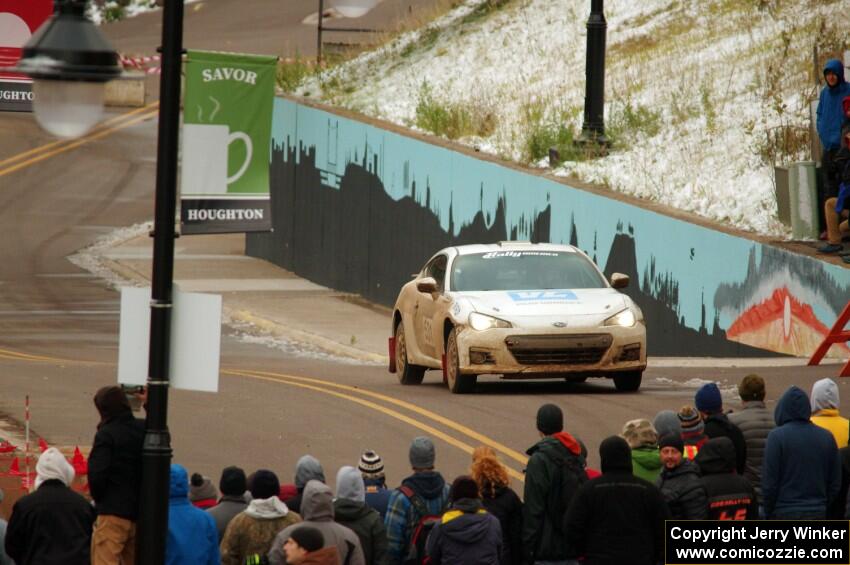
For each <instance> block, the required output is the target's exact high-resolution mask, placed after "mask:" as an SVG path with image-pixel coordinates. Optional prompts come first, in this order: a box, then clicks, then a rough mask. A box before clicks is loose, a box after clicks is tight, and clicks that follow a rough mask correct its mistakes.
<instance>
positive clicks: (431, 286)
mask: <svg viewBox="0 0 850 565" xmlns="http://www.w3.org/2000/svg"><path fill="white" fill-rule="evenodd" d="M416 290H418V291H419V292H421V293H422V294H434V293H435V292H437V281H436V280H434V277H425V278H424V279H422V280H420V281H419V282H418V283H416Z"/></svg>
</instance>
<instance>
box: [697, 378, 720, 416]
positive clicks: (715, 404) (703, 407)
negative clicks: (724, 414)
mask: <svg viewBox="0 0 850 565" xmlns="http://www.w3.org/2000/svg"><path fill="white" fill-rule="evenodd" d="M694 404H695V405H696V407H697V410H699V411H700V412H705V413H706V414H715V413H717V412H720V411H721V410H723V399H722V398H720V389H719V388H717V385H716V384H715V383H706V384H704V385H702V386H701V387H699V390H698V391H697V393H696V395H694Z"/></svg>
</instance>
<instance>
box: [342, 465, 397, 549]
mask: <svg viewBox="0 0 850 565" xmlns="http://www.w3.org/2000/svg"><path fill="white" fill-rule="evenodd" d="M333 511H334V521H335V522H336V523H337V524H341V525H343V526H345V527H346V528H348V529H350V530H351V531H352V532H354V533H355V534H357V537H358V539H360V547H361V548H363V557H364V558H365V559H366V563H384V562H385V561H386V557H387V529H386V527H385V526H384V521H383V519H382V518H381V515H380V514H379V513H378V511H377V510H375V509H373V508H370V507H369V506H368V505H367V504H366V485H365V484H364V482H363V477H362V475H361V474H360V470H359V469H355V468H354V467H350V466H348V465H346V466H344V467H340V469H339V471H338V472H337V474H336V498H335V499H334V502H333Z"/></svg>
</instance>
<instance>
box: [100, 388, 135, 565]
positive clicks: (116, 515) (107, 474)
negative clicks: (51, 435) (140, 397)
mask: <svg viewBox="0 0 850 565" xmlns="http://www.w3.org/2000/svg"><path fill="white" fill-rule="evenodd" d="M94 405H95V407H96V408H97V411H98V412H99V413H100V423H99V424H98V425H97V433H96V434H95V436H94V443H93V444H92V449H91V453H89V458H88V482H89V492H90V493H91V497H92V500H93V501H94V505H95V509H96V510H97V521H96V522H95V524H94V533H93V534H92V538H91V562H92V565H112V564H114V563H123V564H124V565H133V563H135V560H136V517H137V516H138V513H139V490H140V488H141V479H142V475H141V468H142V442H143V441H144V437H145V423H144V421H143V420H140V419H137V418H134V417H133V411H132V410H131V409H130V402H129V401H128V400H127V395H126V394H125V393H124V390H123V389H122V388H121V387H120V386H107V387H103V388H101V389H100V390H98V391H97V393H95V395H94Z"/></svg>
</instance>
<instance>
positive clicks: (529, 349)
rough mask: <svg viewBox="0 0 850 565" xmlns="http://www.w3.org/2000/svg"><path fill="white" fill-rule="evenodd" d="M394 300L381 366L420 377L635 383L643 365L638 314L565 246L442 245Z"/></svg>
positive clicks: (621, 278)
mask: <svg viewBox="0 0 850 565" xmlns="http://www.w3.org/2000/svg"><path fill="white" fill-rule="evenodd" d="M414 277H415V278H414V279H413V280H412V281H410V282H409V283H407V284H406V285H404V286H403V287H402V289H401V292H400V293H399V295H398V299H397V300H396V304H395V308H394V312H393V325H392V337H391V338H390V343H389V350H390V372H392V373H396V374H397V376H398V380H399V382H401V383H402V384H406V385H413V384H419V383H421V382H422V379H423V377H424V375H425V371H426V370H428V369H441V370H442V372H443V380H444V382H446V384H447V385H448V387H449V389H450V390H451V391H452V392H454V393H466V392H471V391H473V390H474V388H475V383H476V380H477V378H478V375H502V376H503V377H504V378H506V379H539V378H552V377H558V378H565V379H567V380H569V381H577V382H581V381H584V380H585V379H587V378H588V377H606V378H612V379H613V380H614V384H615V386H616V388H617V390H621V391H636V390H637V389H638V388H640V383H641V377H642V374H643V370H644V369H645V368H646V325H645V324H644V320H643V313H642V312H641V310H640V308H639V307H638V306H637V304H635V303H634V302H633V301H632V299H631V298H629V297H628V296H626V295H625V294H622V293H620V292H619V291H618V290H616V289H618V288H625V287H626V286H627V285H628V284H629V277H627V276H626V275H622V274H619V273H614V274H613V275H612V276H611V280H610V281H608V280H606V279H605V276H604V275H603V274H602V272H601V271H600V270H599V268H598V267H597V266H596V265H595V264H594V263H593V261H591V260H590V259H589V258H588V257H587V255H585V254H584V253H583V252H582V251H581V250H579V249H577V248H575V247H573V246H571V245H555V244H548V243H538V244H532V243H521V242H503V243H499V244H492V245H463V246H457V247H448V248H446V249H443V250H442V251H440V252H438V253H437V254H436V255H434V256H433V257H432V258H431V259H430V260H429V261H428V262H427V263H426V264H425V266H424V267H423V268H422V271H421V272H420V273H418V274H417V275H414Z"/></svg>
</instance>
